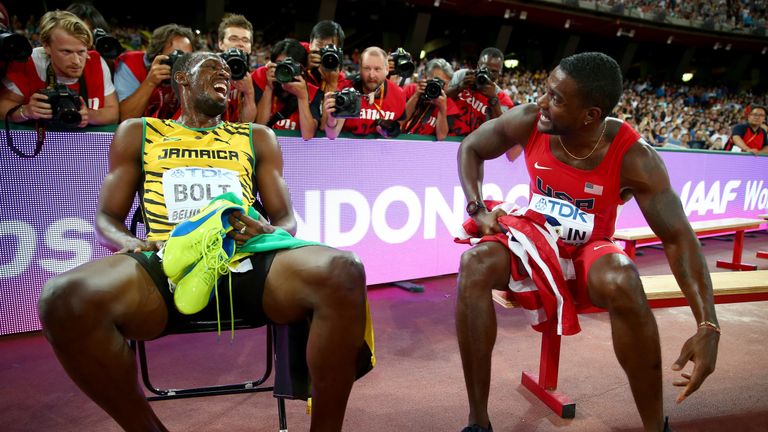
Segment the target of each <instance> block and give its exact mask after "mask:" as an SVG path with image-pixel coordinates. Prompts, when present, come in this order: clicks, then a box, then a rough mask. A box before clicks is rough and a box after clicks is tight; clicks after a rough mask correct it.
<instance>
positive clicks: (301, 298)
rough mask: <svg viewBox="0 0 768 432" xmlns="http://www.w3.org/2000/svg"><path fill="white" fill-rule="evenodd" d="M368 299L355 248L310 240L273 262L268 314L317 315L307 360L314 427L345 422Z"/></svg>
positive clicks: (332, 430)
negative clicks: (315, 243)
mask: <svg viewBox="0 0 768 432" xmlns="http://www.w3.org/2000/svg"><path fill="white" fill-rule="evenodd" d="M365 299H366V287H365V271H364V269H363V266H362V263H361V262H360V261H359V260H358V259H357V257H356V256H355V255H354V254H351V253H348V252H341V251H338V250H335V249H331V248H326V247H319V246H309V247H304V248H300V249H295V250H291V251H283V252H280V253H279V254H278V255H277V256H276V257H275V260H274V262H273V263H272V267H271V269H270V271H269V274H268V276H267V283H266V286H265V291H264V311H265V312H266V314H267V316H269V317H270V319H272V320H273V321H275V322H277V323H290V322H296V321H299V320H302V319H305V318H306V317H307V316H308V315H310V314H311V316H312V325H311V326H310V331H309V341H308V343H307V364H308V366H309V373H310V376H311V377H312V426H311V429H310V430H311V431H313V432H336V431H340V430H341V428H342V424H343V422H344V413H345V411H346V407H347V401H348V399H349V394H350V392H351V390H352V384H353V383H354V381H355V372H356V370H355V367H356V360H357V355H358V353H359V352H360V348H361V347H362V345H363V337H364V330H365V304H366V300H365Z"/></svg>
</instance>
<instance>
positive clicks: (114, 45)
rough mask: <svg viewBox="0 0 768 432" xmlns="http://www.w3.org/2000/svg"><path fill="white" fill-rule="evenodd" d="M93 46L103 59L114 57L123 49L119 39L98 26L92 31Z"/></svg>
mask: <svg viewBox="0 0 768 432" xmlns="http://www.w3.org/2000/svg"><path fill="white" fill-rule="evenodd" d="M93 46H94V48H96V51H97V52H98V53H99V54H101V56H102V57H104V58H105V59H113V58H116V57H117V56H118V55H120V53H121V52H122V51H123V47H122V45H120V41H118V40H117V39H116V38H114V37H112V36H110V35H109V34H107V32H106V31H104V30H103V29H100V28H97V29H95V30H94V31H93Z"/></svg>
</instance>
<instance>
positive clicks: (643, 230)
mask: <svg viewBox="0 0 768 432" xmlns="http://www.w3.org/2000/svg"><path fill="white" fill-rule="evenodd" d="M764 223H765V221H764V220H762V219H750V218H725V219H715V220H707V221H697V222H691V228H693V231H694V232H695V233H696V235H697V236H699V237H702V236H709V235H718V234H732V233H735V236H734V241H733V258H732V259H731V261H723V260H718V261H717V267H719V268H726V269H730V270H757V266H756V265H754V264H746V263H743V262H741V254H742V252H743V250H744V231H745V230H752V229H758V228H760V225H762V224H764ZM613 238H614V239H616V240H623V241H624V243H625V246H624V251H625V252H626V253H627V255H629V257H630V258H632V259H633V260H634V259H635V252H636V250H637V246H640V245H644V244H649V243H658V242H659V238H658V237H656V234H654V233H653V231H651V228H649V227H647V226H646V227H640V228H625V229H619V230H616V233H615V234H614V235H613ZM766 256H768V255H766Z"/></svg>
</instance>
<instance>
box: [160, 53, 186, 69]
mask: <svg viewBox="0 0 768 432" xmlns="http://www.w3.org/2000/svg"><path fill="white" fill-rule="evenodd" d="M183 55H184V51H182V50H173V52H171V53H170V54H168V58H167V59H165V60H163V61H161V62H160V63H162V64H164V65H168V66H170V67H171V70H173V65H174V64H176V61H178V60H179V59H180V58H181V56H183Z"/></svg>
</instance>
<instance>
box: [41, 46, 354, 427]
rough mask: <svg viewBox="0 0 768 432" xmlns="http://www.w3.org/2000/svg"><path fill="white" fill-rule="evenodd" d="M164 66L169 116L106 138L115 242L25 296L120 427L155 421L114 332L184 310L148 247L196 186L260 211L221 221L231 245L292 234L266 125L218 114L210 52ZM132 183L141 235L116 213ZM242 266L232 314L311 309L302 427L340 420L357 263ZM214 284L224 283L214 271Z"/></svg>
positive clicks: (293, 314) (221, 93) (149, 333)
mask: <svg viewBox="0 0 768 432" xmlns="http://www.w3.org/2000/svg"><path fill="white" fill-rule="evenodd" d="M173 69H174V70H173V73H172V84H173V86H174V89H175V91H176V92H177V95H178V98H179V100H180V102H181V108H182V112H181V116H180V117H179V120H178V121H172V120H160V119H150V118H144V119H130V120H127V121H125V122H124V123H122V124H121V125H120V127H118V129H117V131H116V132H115V137H114V140H113V142H112V146H111V148H110V154H109V162H110V169H109V173H108V174H107V177H106V178H105V180H104V183H103V185H102V188H101V193H100V198H99V206H98V210H97V214H96V229H97V232H98V235H99V238H100V241H101V242H102V243H103V244H104V245H105V246H107V247H109V248H111V249H112V250H115V251H118V253H116V254H115V255H112V256H109V257H106V258H103V259H100V260H97V261H94V262H91V263H87V264H84V265H82V266H80V267H78V268H76V269H74V270H71V271H69V272H66V273H63V274H61V275H59V276H57V277H55V278H54V279H52V280H51V281H50V282H48V284H46V286H45V288H44V290H43V293H42V295H41V298H40V304H39V307H40V319H41V321H42V323H43V329H44V330H43V331H44V334H45V336H46V337H47V338H48V340H49V341H50V343H51V345H52V346H53V348H54V350H55V352H56V355H57V356H58V358H59V360H60V361H61V364H62V365H63V366H64V368H65V369H66V371H67V373H68V374H69V375H70V377H71V378H72V379H73V380H74V381H75V383H76V384H77V385H78V386H79V387H80V388H81V389H82V390H83V391H84V392H85V393H86V394H87V395H88V396H89V397H90V398H91V399H93V400H94V401H95V402H96V403H97V404H98V405H99V406H101V407H102V408H103V409H104V410H105V411H106V412H107V413H108V414H109V415H110V416H112V418H114V419H115V421H116V422H117V423H119V424H120V426H121V427H122V428H123V429H125V430H128V431H138V430H141V431H165V430H166V428H165V427H164V426H163V424H162V423H161V421H160V419H158V417H157V416H156V415H155V413H154V412H153V411H152V408H151V407H150V406H149V404H148V403H147V401H146V399H145V397H144V393H143V391H142V389H141V386H140V384H139V382H138V380H137V377H136V365H135V358H134V354H133V352H132V351H131V349H130V348H129V347H128V344H127V343H126V338H128V339H137V340H146V339H152V338H156V337H158V336H161V335H163V334H165V333H168V332H170V331H173V329H174V327H175V326H177V325H179V323H182V322H183V320H187V319H190V316H186V315H182V314H180V313H179V312H178V311H177V310H176V309H175V308H174V307H173V301H172V300H171V296H172V294H171V293H170V291H169V289H168V283H167V279H166V277H165V275H164V274H163V271H162V268H161V258H160V257H158V254H157V253H156V251H158V250H159V249H160V248H161V247H162V244H163V242H164V241H165V240H166V239H167V238H168V235H169V233H170V229H171V228H172V227H173V225H174V224H175V223H176V222H178V221H180V220H181V219H183V218H184V217H187V216H188V215H189V214H192V213H194V212H195V211H196V210H199V209H200V208H203V207H204V206H205V204H207V201H205V200H204V199H203V198H204V197H205V196H206V194H208V192H207V191H218V190H221V191H224V192H234V193H235V194H236V195H237V194H239V195H240V198H241V199H242V200H243V202H244V203H246V204H247V205H253V204H255V202H254V201H255V198H254V197H255V196H256V195H257V193H258V195H259V196H260V197H261V199H262V203H263V210H264V213H265V215H268V218H259V219H258V220H256V219H253V218H250V217H248V216H246V215H245V214H242V213H241V212H235V213H233V214H232V215H231V216H230V217H229V223H230V224H231V225H232V227H233V228H234V230H233V231H231V232H230V233H229V234H228V235H230V236H231V237H233V238H234V240H235V241H236V242H237V243H238V244H242V243H243V242H245V241H247V240H248V239H250V238H251V237H254V236H256V235H259V234H262V233H270V232H272V231H274V230H275V229H277V228H282V229H284V230H286V231H287V232H289V233H291V234H294V233H295V232H296V220H295V218H294V215H293V210H292V205H291V200H290V196H289V194H288V189H287V187H286V184H285V182H284V180H283V177H282V168H283V161H282V154H281V151H280V147H279V146H278V143H277V140H276V139H275V135H274V134H273V132H272V131H271V130H270V129H268V128H266V127H262V126H259V125H251V124H235V123H227V122H222V121H221V115H222V113H223V112H224V110H225V107H226V101H227V93H228V92H229V84H230V82H229V81H230V71H229V68H228V67H227V65H226V63H225V62H224V61H223V60H222V59H221V58H220V57H219V56H218V55H216V54H211V53H203V52H196V53H190V54H186V55H184V56H183V57H182V58H181V59H180V60H179V61H178V62H177V63H176V65H174V68H173ZM165 172H171V173H173V174H172V175H167V176H166V175H164V173H165ZM257 185H258V190H256V187H257ZM224 189H226V190H224ZM137 191H138V192H139V194H140V196H141V197H142V207H143V209H142V210H143V213H144V216H145V220H146V223H147V230H148V233H149V234H148V239H149V240H147V241H144V240H141V239H138V238H136V237H134V236H133V235H132V234H131V233H130V232H128V230H126V228H125V226H124V224H123V221H124V220H125V218H126V216H127V214H128V212H129V210H130V208H131V203H132V201H133V198H134V196H135V194H136V192H137ZM211 193H213V192H211ZM211 198H212V197H211ZM195 205H197V207H195ZM256 206H257V207H258V205H256ZM246 266H247V267H248V268H249V270H247V271H244V272H243V271H241V272H235V273H233V274H232V290H233V304H234V309H235V315H236V316H237V317H242V318H244V319H247V320H249V321H250V322H252V323H259V322H262V323H263V322H274V323H281V324H282V323H292V322H297V321H300V320H304V319H306V318H307V317H308V316H312V325H311V329H310V334H309V341H308V345H307V346H308V348H307V363H308V366H309V371H310V375H311V378H312V384H313V389H312V397H313V403H312V405H313V409H312V429H311V430H313V431H315V430H316V431H339V430H341V426H342V422H343V419H344V411H345V409H346V404H347V399H348V397H349V393H350V390H351V388H352V384H353V381H354V379H355V372H356V357H357V354H358V352H359V351H360V349H361V347H363V337H364V336H363V334H364V328H365V321H366V309H365V308H366V292H365V272H364V270H363V266H362V263H361V262H360V260H359V259H358V258H357V257H356V256H355V255H354V254H352V253H349V252H342V251H338V250H335V249H332V248H329V247H324V246H307V247H302V248H298V249H290V250H280V251H277V252H267V253H256V254H253V255H252V256H251V257H250V258H249V261H248V262H247V264H246ZM219 285H223V286H224V289H225V290H226V283H225V282H223V281H222V282H220V283H219ZM220 297H222V298H225V299H226V298H228V295H223V296H220ZM212 303H213V302H212ZM210 306H211V305H209V307H210ZM214 307H215V305H214ZM206 312H210V311H209V310H208V309H205V310H203V312H200V313H201V314H203V313H206ZM214 313H215V309H214ZM191 317H192V318H195V317H197V315H191Z"/></svg>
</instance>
